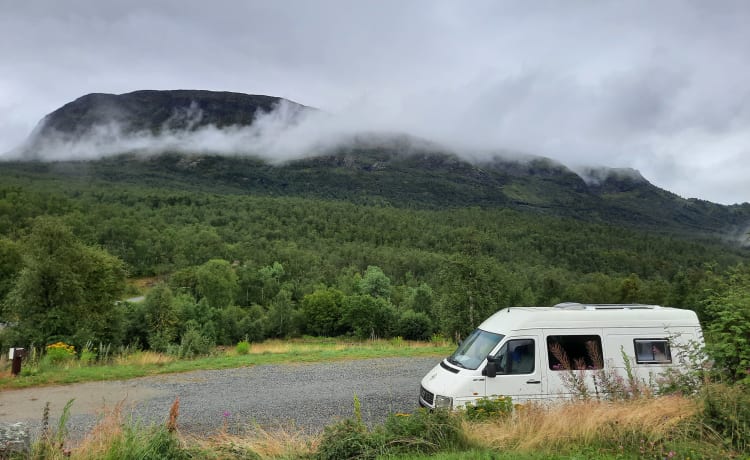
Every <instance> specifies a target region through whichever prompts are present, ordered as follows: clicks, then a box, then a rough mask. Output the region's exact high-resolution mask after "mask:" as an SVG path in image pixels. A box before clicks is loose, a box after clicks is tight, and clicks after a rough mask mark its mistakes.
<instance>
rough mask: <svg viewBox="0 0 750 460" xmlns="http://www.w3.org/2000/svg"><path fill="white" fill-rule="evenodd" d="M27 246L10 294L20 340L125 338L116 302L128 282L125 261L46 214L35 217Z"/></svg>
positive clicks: (11, 315)
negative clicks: (91, 244) (80, 238)
mask: <svg viewBox="0 0 750 460" xmlns="http://www.w3.org/2000/svg"><path fill="white" fill-rule="evenodd" d="M22 248H23V268H22V269H21V270H20V271H19V273H18V276H17V278H16V281H15V284H14V286H13V288H12V289H11V291H10V292H9V293H8V296H7V299H6V301H7V303H6V305H7V307H8V318H9V319H11V320H12V321H14V322H16V323H17V326H16V327H15V328H14V331H15V337H16V338H15V340H16V343H18V344H23V345H29V344H31V343H48V342H50V341H55V340H65V341H67V342H73V343H75V344H76V345H79V346H81V345H83V343H85V342H86V341H87V340H102V341H105V342H112V341H114V342H118V341H120V340H121V338H122V337H121V329H120V328H118V327H116V326H117V325H118V324H120V323H121V319H120V317H119V313H120V311H119V310H118V309H117V308H115V307H114V303H115V300H117V298H118V296H119V295H120V293H121V292H122V291H123V289H124V286H125V271H124V269H123V266H122V263H121V262H120V261H119V260H117V259H116V258H114V257H112V256H111V255H109V254H107V253H106V252H104V251H102V250H100V249H98V248H95V247H90V246H86V245H84V244H82V243H81V242H80V241H79V240H78V239H77V238H76V237H75V236H74V235H73V233H72V232H71V230H70V229H69V228H68V227H67V226H65V225H63V224H62V223H61V222H60V221H58V220H55V219H52V218H46V217H40V218H38V219H36V220H35V222H34V227H33V229H32V231H31V233H30V234H29V235H28V236H27V237H26V238H25V239H24V240H23V242H22ZM84 335H85V336H86V337H82V336H84Z"/></svg>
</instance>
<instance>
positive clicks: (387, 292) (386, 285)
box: [357, 265, 391, 299]
mask: <svg viewBox="0 0 750 460" xmlns="http://www.w3.org/2000/svg"><path fill="white" fill-rule="evenodd" d="M357 292H358V293H360V294H365V295H370V296H372V297H383V298H385V299H388V298H390V296H391V280H390V278H388V276H386V274H385V273H383V270H382V269H381V268H380V267H376V266H374V265H370V266H369V267H367V270H365V274H364V275H363V276H362V278H361V279H359V280H357Z"/></svg>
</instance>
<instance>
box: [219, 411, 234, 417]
mask: <svg viewBox="0 0 750 460" xmlns="http://www.w3.org/2000/svg"><path fill="white" fill-rule="evenodd" d="M221 415H223V416H224V418H229V416H230V415H232V414H230V413H229V411H228V410H225V411H224V413H223V414H221Z"/></svg>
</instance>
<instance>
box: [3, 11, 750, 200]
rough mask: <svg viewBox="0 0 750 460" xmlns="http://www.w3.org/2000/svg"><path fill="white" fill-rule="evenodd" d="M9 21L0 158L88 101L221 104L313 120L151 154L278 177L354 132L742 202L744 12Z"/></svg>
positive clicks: (746, 98) (76, 16) (286, 14)
mask: <svg viewBox="0 0 750 460" xmlns="http://www.w3.org/2000/svg"><path fill="white" fill-rule="evenodd" d="M2 1H3V0H0V2H2ZM5 3H8V5H6V6H5V7H3V13H4V14H3V15H2V16H0V43H5V46H4V47H2V48H0V53H1V54H2V56H1V57H2V59H0V152H1V151H5V150H8V149H10V148H12V147H14V146H15V145H18V144H19V143H21V142H22V140H23V139H24V137H25V136H26V135H27V134H28V133H29V132H30V131H31V129H32V127H33V126H34V124H35V123H36V121H37V120H38V119H39V117H40V116H41V115H42V114H44V113H49V112H51V111H52V110H54V109H56V108H58V107H59V106H61V105H63V104H64V103H66V102H69V101H71V100H73V99H75V98H77V97H79V96H81V95H83V94H87V93H91V92H106V93H116V94H119V93H125V92H129V91H134V90H138V89H179V88H188V89H209V90H226V91H237V92H244V93H248V94H267V95H273V96H280V97H284V98H287V99H291V100H295V101H298V102H300V103H303V104H306V105H311V106H316V107H320V108H322V109H324V111H325V112H326V113H327V115H324V114H321V115H319V116H316V117H312V118H310V119H308V120H306V121H305V123H303V124H300V125H299V126H295V127H294V128H293V129H291V131H289V133H291V134H294V137H292V136H279V135H278V133H277V134H276V135H273V134H272V133H274V132H277V128H275V127H274V123H273V122H272V120H271V119H269V120H268V125H267V126H265V127H264V128H263V134H259V133H257V132H256V133H254V134H252V133H247V132H245V131H243V130H237V132H225V133H217V132H211V130H210V129H206V130H202V131H201V133H200V137H199V138H198V137H196V136H198V134H196V133H194V134H191V136H193V137H195V138H191V139H190V142H188V141H187V140H178V139H171V138H169V139H168V138H167V137H168V136H166V137H165V138H164V139H160V140H159V142H162V143H163V144H164V145H167V144H168V145H172V144H171V143H174V142H183V144H190V145H205V143H206V142H208V140H212V141H213V142H216V143H220V145H221V148H220V150H222V151H226V152H230V151H232V150H233V149H240V148H244V147H245V146H254V148H255V146H257V148H258V149H259V150H262V151H263V152H265V153H267V154H268V155H273V156H274V157H275V158H288V157H291V156H293V155H295V154H300V152H302V151H303V150H305V148H308V147H310V146H315V145H317V144H318V143H323V144H325V143H329V142H335V141H336V139H339V138H346V137H347V136H351V135H352V133H354V132H357V131H365V132H406V133H410V134H412V135H414V136H418V137H421V138H425V139H430V140H434V141H436V142H440V143H442V144H446V145H449V146H451V147H453V148H455V149H459V150H461V151H464V150H465V151H474V152H486V153H485V154H486V155H490V154H492V152H496V151H522V152H527V153H531V154H537V155H544V156H549V157H552V158H554V159H556V160H558V161H560V162H562V163H564V164H567V165H569V166H572V167H576V165H581V166H589V165H593V166H600V165H601V166H610V167H623V168H626V167H631V168H637V169H639V170H640V171H641V173H642V174H643V175H644V176H645V177H646V178H647V179H648V180H650V181H652V182H654V183H655V184H657V185H659V186H661V187H664V188H667V189H669V190H671V191H674V192H676V193H678V194H680V195H683V196H686V197H692V196H697V197H700V198H704V199H709V200H713V201H718V202H722V203H733V202H740V201H748V200H750V182H748V181H747V180H743V179H739V177H740V176H742V175H744V176H745V177H747V176H748V173H750V166H745V164H747V163H748V162H747V161H745V158H746V157H745V155H746V154H747V147H746V146H747V145H748V144H747V132H748V129H750V128H748V126H750V80H748V79H747V78H746V76H747V75H748V73H750V61H748V60H747V57H746V55H747V46H746V43H750V28H748V27H746V24H747V23H748V21H750V3H747V2H744V1H739V0H737V1H734V0H727V1H722V2H699V1H677V0H666V1H662V2H656V3H654V2H649V1H646V0H635V1H631V2H616V1H607V0H604V1H600V2H593V3H592V2H587V1H580V2H578V1H572V2H564V3H562V2H555V1H545V0H542V1H540V2H536V3H534V4H530V3H528V2H522V1H512V0H508V1H500V2H497V1H494V0H493V1H489V0H488V1H482V0H479V1H476V2H471V3H470V4H463V3H456V2H450V1H440V0H415V1H411V2H399V1H396V0H384V1H380V2H377V3H373V4H369V3H362V2H348V1H343V0H340V1H339V0H322V1H320V2H306V1H294V0H281V1H278V2H239V3H238V2H230V1H222V0H219V1H217V2H212V3H210V4H208V3H205V2H198V1H195V0H183V1H176V0H167V1H161V2H146V1H144V0H133V1H131V2H128V3H127V4H125V3H123V4H110V3H108V2H97V1H94V0H72V1H70V2H65V3H64V4H63V3H60V2H54V1H49V0H48V1H45V0H30V1H25V2H10V1H6V2H5ZM10 44H13V46H10ZM103 129H104V132H102V133H100V134H101V135H102V136H105V137H106V136H109V137H110V138H116V139H121V138H122V137H123V136H122V133H117V129H116V128H113V127H110V128H103ZM266 133H268V134H266ZM289 133H287V134H289ZM253 136H255V137H253ZM173 137H179V136H177V135H175V136H173ZM118 142H119V141H118ZM127 142H132V143H133V144H134V145H139V144H138V142H145V140H143V139H141V140H138V139H128V140H127ZM192 142H195V144H192ZM217 145H219V144H217ZM100 148H102V149H104V150H106V148H107V146H106V145H101V146H100ZM83 150H84V151H81V152H80V153H81V154H90V155H94V154H95V153H96V152H89V151H85V149H83ZM269 152H273V153H272V154H271V153H269ZM719 160H720V161H719Z"/></svg>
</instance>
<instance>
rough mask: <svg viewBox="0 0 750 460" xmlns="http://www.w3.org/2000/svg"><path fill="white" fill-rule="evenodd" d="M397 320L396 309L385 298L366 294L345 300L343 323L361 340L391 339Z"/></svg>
mask: <svg viewBox="0 0 750 460" xmlns="http://www.w3.org/2000/svg"><path fill="white" fill-rule="evenodd" d="M397 319H398V316H397V313H396V309H395V308H394V307H393V305H391V303H390V302H389V301H388V300H387V299H384V298H383V297H372V296H370V295H367V294H365V295H353V296H349V297H346V298H345V299H344V314H343V322H344V324H345V325H346V326H347V327H348V328H349V330H351V331H352V332H353V333H354V335H355V336H357V337H359V338H362V339H366V338H385V337H390V336H391V335H392V332H393V328H394V326H395V324H396V321H397Z"/></svg>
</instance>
